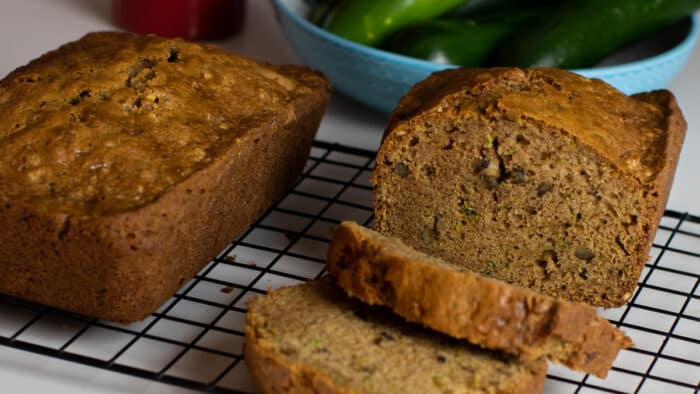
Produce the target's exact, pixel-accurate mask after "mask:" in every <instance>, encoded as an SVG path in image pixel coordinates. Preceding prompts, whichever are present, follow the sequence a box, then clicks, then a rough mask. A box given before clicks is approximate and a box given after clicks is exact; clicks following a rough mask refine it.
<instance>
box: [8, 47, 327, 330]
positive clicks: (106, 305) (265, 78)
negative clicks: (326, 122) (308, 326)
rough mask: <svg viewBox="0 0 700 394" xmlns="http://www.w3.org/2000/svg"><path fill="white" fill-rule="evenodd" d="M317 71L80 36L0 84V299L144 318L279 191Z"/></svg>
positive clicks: (314, 115)
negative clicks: (7, 297) (6, 296)
mask: <svg viewBox="0 0 700 394" xmlns="http://www.w3.org/2000/svg"><path fill="white" fill-rule="evenodd" d="M329 90H330V87H329V83H328V81H327V80H326V78H325V77H323V76H322V75H321V74H320V73H317V72H314V71H310V70H308V69H304V68H301V67H296V66H272V65H266V64H260V63H257V62H254V61H252V60H249V59H246V58H243V57H240V56H236V55H233V54H229V53H226V52H224V51H222V50H220V49H217V48H215V47H213V46H209V45H200V44H194V43H188V42H185V41H181V40H165V39H161V38H158V37H155V36H135V35H130V34H125V33H94V34H88V35H87V36H85V37H84V38H82V39H81V40H79V41H76V42H72V43H69V44H66V45H64V46H62V47H61V48H59V49H57V50H55V51H53V52H49V53H47V54H46V55H44V56H42V57H40V58H38V59H36V60H34V61H32V62H31V63H29V64H28V65H26V66H24V67H21V68H19V69H17V70H15V71H14V72H12V73H11V74H9V75H8V76H7V77H6V78H5V79H3V80H2V81H0V292H2V293H7V294H11V295H14V296H18V297H22V298H26V299H28V300H31V301H36V302H40V303H45V304H48V305H51V306H55V307H58V308H63V309H67V310H71V311H75V312H79V313H83V314H87V315H91V316H96V317H99V318H103V319H109V320H116V321H122V322H128V321H134V320H139V319H142V318H144V317H146V316H147V315H148V314H149V313H151V312H152V311H154V310H155V309H156V308H157V307H158V306H159V305H161V303H163V302H164V301H165V300H166V299H167V298H168V297H169V296H170V295H171V294H172V293H173V292H175V291H176V290H177V288H178V287H179V286H181V285H182V284H183V283H184V282H185V281H187V280H188V279H189V278H190V277H192V276H193V275H194V274H195V273H196V272H197V271H198V270H199V269H201V268H202V267H203V266H204V265H205V264H206V263H207V262H208V261H209V259H211V258H212V257H214V256H215V254H216V253H217V252H219V251H220V250H221V249H222V248H223V247H224V246H225V245H226V244H227V243H228V242H229V241H231V240H232V239H234V238H235V236H236V235H237V234H238V233H239V232H240V231H242V230H243V229H244V228H245V227H246V226H248V225H249V224H250V223H251V222H252V221H254V220H255V219H256V218H257V217H258V216H259V215H260V214H261V213H262V212H263V211H264V210H265V209H266V208H267V207H269V206H270V205H271V204H272V203H273V202H275V201H276V200H277V199H278V198H280V196H281V195H282V194H283V192H285V191H286V190H287V188H288V187H290V185H291V184H292V182H293V181H294V180H295V179H296V178H297V177H298V175H299V173H300V172H301V170H302V168H303V166H304V163H305V160H306V157H307V155H308V152H309V149H310V146H311V142H312V140H313V136H314V135H315V132H316V129H317V127H318V124H319V121H320V119H321V116H322V114H323V112H324V109H325V105H326V103H327V100H328V98H329Z"/></svg>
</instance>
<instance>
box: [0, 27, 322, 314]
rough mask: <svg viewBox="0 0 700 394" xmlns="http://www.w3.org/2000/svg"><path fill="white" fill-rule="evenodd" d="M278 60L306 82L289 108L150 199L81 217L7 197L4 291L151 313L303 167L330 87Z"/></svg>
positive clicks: (0, 239)
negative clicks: (115, 209) (107, 212)
mask: <svg viewBox="0 0 700 394" xmlns="http://www.w3.org/2000/svg"><path fill="white" fill-rule="evenodd" d="M124 39H125V40H126V39H128V36H126V35H124ZM59 51H60V50H59ZM222 54H223V52H222V53H221V54H220V55H222ZM51 56H55V53H53V54H51ZM42 61H43V60H42ZM245 62H249V63H250V64H254V63H253V62H252V61H249V60H245ZM276 67H277V69H278V70H280V72H281V74H286V75H289V76H290V77H291V78H295V79H294V81H296V82H295V83H296V84H298V85H299V94H298V95H296V96H294V97H293V99H292V100H291V101H290V102H289V103H287V104H286V105H287V108H286V109H285V110H284V111H283V113H280V114H277V115H275V114H270V115H269V116H268V117H269V119H268V120H267V121H265V122H262V123H260V124H258V125H255V126H254V127H252V128H250V129H247V130H241V131H240V135H239V136H238V137H237V139H236V140H235V142H233V143H232V144H230V145H228V146H227V147H225V148H224V150H225V151H224V152H222V153H221V154H219V155H217V156H216V157H214V158H213V159H212V160H211V161H210V162H209V163H208V164H206V165H204V166H202V167H201V168H199V169H197V170H196V171H194V172H192V173H191V174H189V175H188V176H187V177H185V178H184V179H182V180H181V181H179V182H176V183H174V184H173V185H171V186H169V187H168V188H167V189H166V190H164V191H163V192H162V193H161V194H160V195H159V196H158V198H156V199H155V200H153V201H150V202H148V203H147V204H137V205H136V206H134V207H132V208H130V209H127V210H125V211H120V212H115V213H111V214H98V215H83V214H81V212H80V211H76V212H71V211H63V212H62V211H51V210H49V211H47V210H45V209H38V208H37V206H35V205H34V204H32V203H31V201H28V200H26V199H17V200H14V199H9V198H2V199H1V200H2V204H0V244H2V248H0V292H3V293H7V294H11V295H15V296H18V297H22V298H26V299H29V300H31V301H35V302H39V303H44V304H48V305H52V306H55V307H58V308H62V309H67V310H70V311H74V312H78V313H82V314H86V315H90V316H96V317H99V318H102V319H107V320H115V321H120V322H131V321H136V320H140V319H143V318H145V317H146V316H148V314H150V313H151V312H153V311H154V310H155V309H156V308H157V307H158V306H160V305H161V304H162V303H163V302H164V301H165V300H167V298H168V297H170V296H171V295H172V293H173V292H174V291H176V290H177V289H178V288H179V287H180V286H181V285H182V284H183V283H184V282H186V281H187V280H188V279H189V278H191V277H192V276H193V275H194V274H195V273H196V272H197V271H198V270H199V269H201V267H202V266H204V264H206V262H207V261H209V259H210V258H211V257H212V256H214V255H215V254H216V253H217V252H218V251H220V250H221V249H222V248H223V247H224V246H225V245H226V244H227V243H228V242H230V240H231V239H232V238H233V237H235V235H236V234H238V233H239V232H240V231H242V230H243V229H244V228H245V227H246V226H248V225H249V224H250V223H251V222H253V221H254V220H255V218H257V217H258V216H259V215H260V214H261V213H262V212H263V211H264V210H265V209H267V207H269V206H270V205H272V204H273V203H274V202H275V201H276V200H277V199H278V198H280V196H281V195H282V194H283V193H284V192H285V191H286V190H287V188H288V187H289V186H290V185H291V184H292V182H294V180H295V179H296V177H297V176H298V174H299V173H300V172H301V170H302V168H303V166H304V163H305V161H306V157H307V155H308V152H309V149H310V146H311V143H312V140H313V136H314V134H315V131H316V129H317V127H318V124H319V122H320V119H321V117H322V115H323V112H324V109H325V105H326V102H327V100H328V98H329V90H330V86H329V84H328V82H327V80H326V79H325V78H324V77H322V76H321V75H320V74H319V73H316V72H312V71H308V70H307V71H304V70H302V69H301V68H299V67H296V66H290V67H284V66H276ZM25 70H26V69H25ZM270 72H272V71H270ZM15 74H16V73H15ZM285 78H289V77H285ZM296 78H299V79H296ZM290 80H292V79H290ZM166 86H167V85H166ZM289 114H291V116H288V115H289ZM127 176H128V174H127Z"/></svg>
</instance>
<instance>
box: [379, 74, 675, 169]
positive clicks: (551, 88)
mask: <svg viewBox="0 0 700 394" xmlns="http://www.w3.org/2000/svg"><path fill="white" fill-rule="evenodd" d="M465 90H466V93H468V94H471V95H475V96H480V95H483V96H490V97H491V99H492V100H494V103H495V105H496V106H497V107H498V109H499V110H501V111H503V112H504V113H507V114H510V115H511V116H512V117H513V118H521V117H522V118H528V119H531V120H535V121H540V122H542V123H544V124H546V125H549V126H551V127H555V128H558V129H561V130H565V131H566V132H568V133H570V134H572V135H573V136H574V137H576V138H578V139H579V140H580V141H581V142H582V143H583V144H585V145H587V146H589V147H591V148H592V149H593V150H594V151H596V152H598V153H600V154H601V156H602V157H603V158H605V159H606V160H608V161H610V162H611V163H612V164H613V165H614V166H616V167H617V168H620V169H621V170H623V171H625V172H627V173H629V174H631V175H633V176H634V177H636V178H637V179H638V180H640V181H641V182H646V181H649V180H653V179H654V178H655V177H656V175H657V174H658V173H659V172H660V171H662V170H664V169H665V168H666V164H668V163H667V162H666V161H665V160H666V157H667V153H669V152H666V150H665V149H664V147H665V145H666V144H665V140H666V138H667V137H668V136H669V134H677V133H678V130H676V129H674V128H675V127H678V126H679V125H680V123H676V122H675V121H673V122H671V123H668V122H667V118H669V116H670V117H673V116H674V115H680V111H679V110H678V107H677V106H675V112H674V110H672V109H671V106H674V104H675V102H674V101H673V100H672V99H668V98H666V99H663V101H667V102H668V105H658V104H659V103H658V101H657V100H641V99H637V98H636V97H635V96H632V97H628V96H625V95H623V94H621V93H620V92H619V91H617V90H616V89H614V88H612V87H611V86H610V85H608V84H606V83H604V82H603V81H601V80H598V79H588V78H585V77H582V76H579V75H577V74H574V73H570V72H566V71H564V70H560V69H555V68H531V69H524V70H523V69H518V68H491V69H478V68H477V69H453V70H446V71H441V72H437V73H434V74H432V75H431V76H430V77H429V78H428V79H427V80H425V81H422V82H420V83H418V84H417V85H416V86H415V87H413V89H411V91H410V92H409V93H407V94H406V95H405V96H404V97H402V99H401V100H400V101H399V104H398V105H397V108H396V109H395V110H394V111H393V112H392V114H391V115H390V118H389V124H388V126H387V130H386V131H385V136H386V135H387V134H388V133H389V132H390V131H391V130H392V129H394V128H395V126H396V124H397V123H398V122H400V121H401V120H404V119H407V118H410V117H413V116H416V115H417V114H419V113H421V112H423V111H428V110H431V109H434V108H436V107H439V104H440V103H441V102H442V101H443V100H444V99H445V97H446V96H449V95H451V94H455V93H458V92H464V91H465ZM661 95H662V96H665V97H667V96H668V94H663V93H662V94H661ZM542 97H546V99H542ZM570 108H575V109H576V110H575V111H572V110H569V109H570ZM667 108H668V110H666V109H667ZM681 120H682V116H681ZM669 126H670V127H672V128H669ZM682 128H683V129H685V126H684V124H683V127H682ZM681 133H684V131H682V132H681ZM681 140H682V138H681Z"/></svg>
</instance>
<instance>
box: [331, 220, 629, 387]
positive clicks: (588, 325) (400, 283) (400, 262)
mask: <svg viewBox="0 0 700 394" xmlns="http://www.w3.org/2000/svg"><path fill="white" fill-rule="evenodd" d="M328 272H329V273H330V274H331V275H333V276H335V277H336V278H337V281H338V284H339V285H340V286H341V287H342V288H343V289H345V290H346V291H347V292H348V294H349V295H351V296H354V297H357V298H359V299H361V300H362V301H364V302H367V303H369V304H378V305H384V306H388V307H390V308H392V309H393V310H394V311H395V312H396V313H397V314H399V315H401V316H403V317H404V318H406V319H408V320H410V321H413V322H417V323H421V324H423V325H425V326H427V327H430V328H432V329H435V330H437V331H440V332H443V333H446V334H448V335H451V336H454V337H457V338H463V339H467V340H468V341H470V342H472V343H474V344H477V345H480V346H482V347H485V348H491V349H498V350H502V351H505V352H506V353H510V354H515V355H519V356H520V357H521V358H522V359H523V360H535V359H538V358H540V357H543V356H545V357H548V358H550V359H551V360H553V361H557V362H561V363H563V364H565V365H566V366H568V367H571V368H573V369H577V370H582V371H585V372H589V373H593V374H595V375H597V376H600V377H605V375H606V374H607V371H608V370H609V369H610V367H611V365H612V362H613V360H614V358H615V356H616V355H617V353H618V351H619V350H620V349H621V348H626V347H630V346H632V342H631V340H630V339H629V338H627V337H626V336H625V335H624V333H623V332H622V331H620V330H618V329H617V328H615V327H614V326H612V325H611V324H610V323H609V322H608V321H607V320H605V319H602V318H601V317H599V316H597V315H596V313H595V310H593V308H591V307H590V306H588V305H585V304H582V303H570V302H566V301H564V300H560V299H559V300H557V299H554V298H552V297H548V296H545V295H541V294H538V293H535V292H533V291H530V290H528V289H524V288H520V287H515V286H511V285H508V284H506V283H503V282H499V281H495V280H492V279H488V278H485V277H482V276H481V275H478V274H476V273H472V272H469V271H460V270H458V269H456V268H454V267H452V266H449V265H448V263H444V262H442V261H439V260H436V259H431V258H429V257H428V256H426V255H423V254H421V253H419V252H415V251H413V250H410V249H409V247H408V246H406V245H404V244H403V243H401V242H400V241H399V240H398V239H388V238H385V237H382V236H381V235H379V234H378V233H375V232H373V231H371V230H369V229H365V228H363V227H361V226H359V225H357V224H356V223H352V222H343V223H341V224H340V226H339V227H338V230H337V231H336V232H335V235H334V237H333V240H332V242H331V245H330V247H329V250H328Z"/></svg>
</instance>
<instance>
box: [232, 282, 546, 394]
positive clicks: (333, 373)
mask: <svg viewBox="0 0 700 394" xmlns="http://www.w3.org/2000/svg"><path fill="white" fill-rule="evenodd" d="M245 361H246V364H247V365H248V369H249V370H250V373H251V375H252V377H253V380H254V381H255V383H256V384H257V385H258V387H259V388H260V389H261V390H262V392H264V393H324V394H330V393H343V394H350V393H358V394H359V393H377V394H379V393H395V394H401V393H426V394H428V393H464V394H472V393H473V394H477V393H494V394H495V393H499V394H509V393H512V394H516V393H517V394H529V393H539V392H540V391H541V388H542V384H543V383H544V378H545V373H546V370H547V364H546V362H545V361H543V360H536V361H530V362H522V361H518V360H517V359H516V358H514V357H508V356H506V355H503V354H500V353H496V352H489V351H485V350H482V349H479V348H477V347H473V346H470V345H469V344H466V343H464V342H460V341H457V340H455V339H453V338H450V337H448V336H446V335H443V334H440V333H437V332H431V331H429V330H427V329H424V328H421V327H419V326H416V325H412V324H410V323H406V322H405V321H403V319H401V318H399V317H398V316H395V315H393V314H392V313H391V312H390V311H387V310H384V309H382V308H377V307H370V306H368V305H365V304H362V303H361V302H359V301H357V300H352V299H349V298H348V297H347V296H345V294H343V292H342V290H340V289H339V288H338V287H336V286H335V285H334V284H333V283H332V281H331V280H330V278H328V277H326V278H323V279H321V280H314V281H311V282H308V283H305V284H302V285H298V286H292V287H287V288H283V289H279V290H273V291H271V292H270V293H269V294H268V295H267V296H266V297H258V298H254V299H253V300H251V302H250V303H249V304H248V314H247V316H246V343H245Z"/></svg>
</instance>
